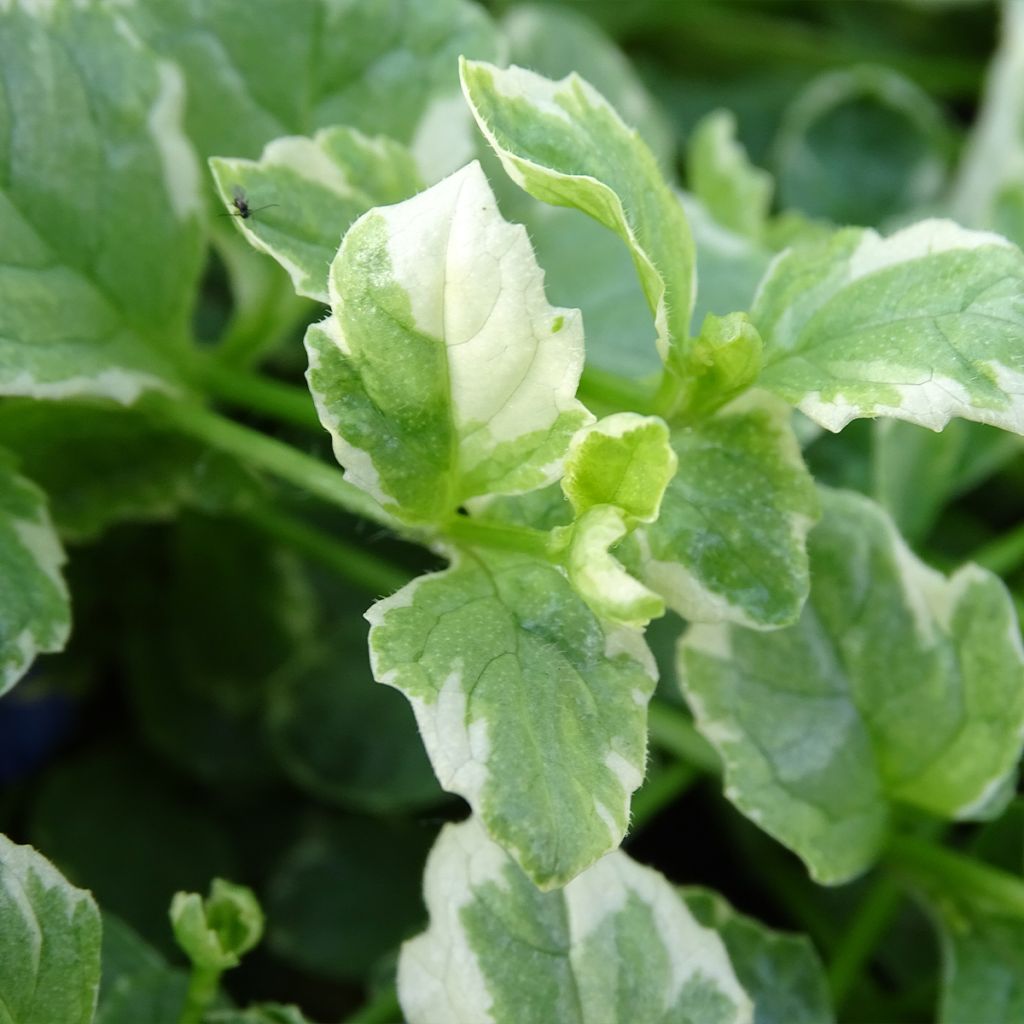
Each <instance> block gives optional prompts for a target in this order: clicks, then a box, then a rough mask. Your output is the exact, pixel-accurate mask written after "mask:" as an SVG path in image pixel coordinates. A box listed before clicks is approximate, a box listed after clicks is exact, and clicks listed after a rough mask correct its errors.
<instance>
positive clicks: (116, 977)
mask: <svg viewBox="0 0 1024 1024" xmlns="http://www.w3.org/2000/svg"><path fill="white" fill-rule="evenodd" d="M187 992H188V974H187V973H186V972H185V971H181V970H178V969H176V968H173V967H170V966H169V965H168V964H167V961H166V960H164V958H163V957H162V956H161V955H160V954H159V953H157V951H156V950H155V949H153V948H152V947H151V946H149V945H147V944H146V943H145V942H144V941H143V940H142V939H141V938H140V937H139V936H138V935H137V934H136V933H135V932H134V931H132V929H131V928H129V927H128V925H126V924H125V923H124V922H123V921H121V920H120V919H119V918H116V917H114V916H113V915H112V914H107V913H104V915H103V977H102V980H101V982H100V998H99V1005H98V1007H97V1009H96V1021H95V1024H172V1022H174V1021H176V1020H177V1019H178V1017H179V1015H180V1013H181V1009H182V1007H183V1006H184V1005H185V997H186V993H187Z"/></svg>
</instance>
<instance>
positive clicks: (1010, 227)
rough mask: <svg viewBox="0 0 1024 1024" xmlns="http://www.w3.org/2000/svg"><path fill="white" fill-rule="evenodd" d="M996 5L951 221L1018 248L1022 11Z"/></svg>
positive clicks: (1023, 120) (1022, 198)
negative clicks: (996, 36) (992, 52)
mask: <svg viewBox="0 0 1024 1024" xmlns="http://www.w3.org/2000/svg"><path fill="white" fill-rule="evenodd" d="M999 6H1000V13H1001V18H1002V30H1001V35H1000V41H999V49H998V51H997V53H996V56H995V59H994V60H993V61H992V64H991V66H990V68H989V73H988V80H987V82H986V84H985V92H984V96H983V98H982V103H981V110H980V112H979V114H978V117H977V119H976V121H975V122H974V127H973V128H972V130H971V133H970V136H969V137H968V140H967V145H966V146H965V148H964V151H963V158H962V161H961V164H960V167H959V169H958V171H957V177H956V181H955V183H954V187H953V195H952V197H951V201H950V205H951V208H952V214H951V216H953V217H954V218H955V219H956V220H958V221H959V222H960V223H962V224H966V225H968V226H969V227H974V228H989V229H993V230H996V231H999V232H1001V233H1003V234H1006V235H1008V237H1010V238H1012V239H1013V241H1014V242H1016V243H1017V244H1018V245H1024V217H1022V215H1021V214H1022V211H1024V192H1022V190H1021V168H1022V167H1024V88H1022V85H1024V8H1022V7H1021V5H1020V4H1018V3H1012V2H1005V3H1002V4H1000V5H999Z"/></svg>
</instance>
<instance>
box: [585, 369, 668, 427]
mask: <svg viewBox="0 0 1024 1024" xmlns="http://www.w3.org/2000/svg"><path fill="white" fill-rule="evenodd" d="M578 395H579V398H580V401H581V402H583V403H584V404H586V405H594V406H598V407H603V408H605V409H607V410H609V411H611V412H623V411H624V412H639V413H643V414H644V415H649V414H650V413H652V412H653V411H654V391H653V389H652V388H651V387H650V386H649V385H648V384H645V383H643V381H638V380H631V379H630V378H629V377H620V376H619V375H618V374H617V373H609V372H608V371H607V370H600V369H598V368H597V367H594V366H588V367H586V368H585V369H584V371H583V376H582V377H581V378H580V386H579V390H578Z"/></svg>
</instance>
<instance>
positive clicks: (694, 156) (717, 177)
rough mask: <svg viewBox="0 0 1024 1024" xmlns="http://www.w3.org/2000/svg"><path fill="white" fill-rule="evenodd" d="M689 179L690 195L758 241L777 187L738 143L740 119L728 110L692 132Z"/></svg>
mask: <svg viewBox="0 0 1024 1024" xmlns="http://www.w3.org/2000/svg"><path fill="white" fill-rule="evenodd" d="M686 177H687V183H688V184H689V186H690V190H691V191H692V192H693V193H694V195H695V196H696V197H697V198H698V199H699V200H700V201H701V202H702V203H703V204H704V205H705V207H707V210H708V212H709V213H710V214H711V216H712V217H714V219H715V220H716V221H718V223H719V224H721V225H722V226H723V227H726V228H728V229H729V230H730V231H735V232H736V233H737V234H739V235H743V236H744V237H746V238H752V239H755V240H757V239H760V237H761V236H762V234H763V233H764V229H765V223H766V221H767V219H768V211H769V209H770V207H771V203H772V189H773V188H774V183H773V181H772V176H771V175H770V174H769V173H768V172H767V171H763V170H761V168H759V167H755V166H754V165H753V164H752V163H750V161H749V159H748V158H747V153H746V150H744V148H743V146H742V144H741V143H740V142H739V141H738V140H737V138H736V118H735V116H734V115H733V114H731V113H730V112H729V111H727V110H715V111H712V113H710V114H707V115H705V116H704V117H703V118H702V119H701V120H700V122H699V123H698V124H697V126H696V127H695V128H694V130H693V134H692V135H691V136H690V143H689V146H688V148H687V155H686ZM698 265H699V264H698Z"/></svg>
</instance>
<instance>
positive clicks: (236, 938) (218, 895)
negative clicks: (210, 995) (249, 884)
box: [171, 878, 263, 971]
mask: <svg viewBox="0 0 1024 1024" xmlns="http://www.w3.org/2000/svg"><path fill="white" fill-rule="evenodd" d="M171 926H172V927H173V929H174V938H175V939H176V940H177V943H178V945H179V946H181V948H182V949H183V950H184V951H185V953H186V955H187V956H188V958H189V960H191V961H192V963H193V964H194V965H195V966H196V967H198V968H200V969H202V970H212V971H223V970H227V969H228V968H229V967H237V966H238V964H239V963H240V962H241V958H242V956H243V955H244V954H245V953H248V952H249V950H250V949H252V948H253V947H254V946H255V945H257V943H258V942H259V941H260V939H261V938H262V937H263V911H262V910H260V905H259V903H258V902H257V900H256V894H255V893H254V892H253V891H252V890H251V889H248V888H246V886H244V885H234V884H232V883H231V882H225V881H224V879H222V878H215V879H214V880H213V883H212V884H211V885H210V895H209V896H207V897H206V899H203V897H202V896H200V895H199V893H197V892H178V893H175V895H174V899H173V900H172V901H171Z"/></svg>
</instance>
